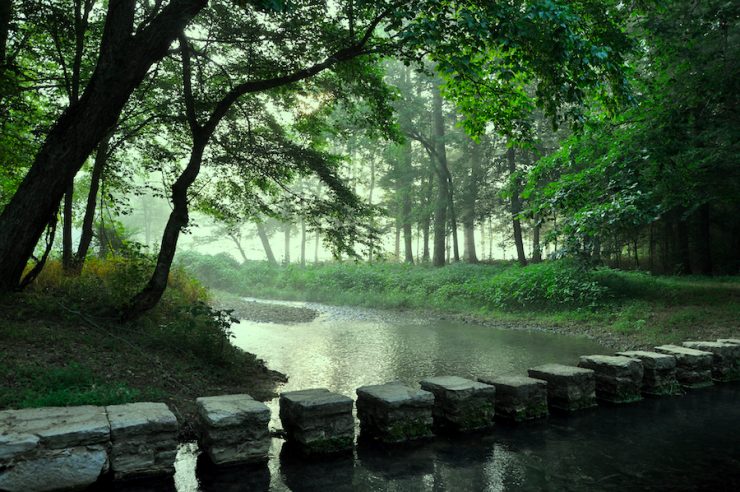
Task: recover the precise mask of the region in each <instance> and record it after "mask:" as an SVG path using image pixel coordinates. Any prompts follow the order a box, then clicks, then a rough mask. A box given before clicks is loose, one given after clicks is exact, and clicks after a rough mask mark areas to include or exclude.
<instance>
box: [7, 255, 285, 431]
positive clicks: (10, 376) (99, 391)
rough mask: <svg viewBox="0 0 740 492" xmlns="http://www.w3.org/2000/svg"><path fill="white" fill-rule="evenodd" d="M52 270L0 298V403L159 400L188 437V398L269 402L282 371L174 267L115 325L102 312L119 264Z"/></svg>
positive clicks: (37, 404)
mask: <svg viewBox="0 0 740 492" xmlns="http://www.w3.org/2000/svg"><path fill="white" fill-rule="evenodd" d="M54 268H55V267H54V266H53V265H52V266H51V268H50V270H49V272H48V273H47V274H46V276H42V277H41V278H40V279H39V281H38V282H36V283H35V284H34V285H33V286H32V287H30V288H29V289H28V290H27V291H26V292H23V293H18V294H12V295H8V296H5V297H3V298H0V410H1V409H7V408H29V407H45V406H67V405H84V404H92V405H109V404H119V403H129V402H135V401H162V402H166V403H167V404H168V405H169V407H170V408H171V409H172V410H173V412H175V414H176V415H177V416H178V419H179V420H180V421H181V423H183V424H184V425H183V426H182V432H183V435H182V437H183V439H185V438H192V437H193V429H192V425H191V423H192V422H194V417H195V398H197V397H200V396H209V395H218V394H229V393H248V394H250V395H252V396H253V397H255V398H256V399H259V400H268V399H271V398H273V397H274V396H275V394H276V388H277V386H278V385H279V384H280V383H282V382H284V381H286V379H287V378H286V377H285V376H284V375H283V374H280V373H278V372H276V371H272V370H270V369H268V368H267V367H266V366H265V364H264V362H263V361H261V360H259V359H257V358H256V357H255V356H254V355H252V354H250V353H247V352H245V351H243V350H241V349H239V348H236V347H234V346H233V345H231V343H230V342H229V339H230V328H229V327H230V322H229V320H228V318H227V317H226V316H225V314H224V313H220V312H218V311H214V310H212V309H211V308H209V307H208V306H207V304H206V302H207V301H209V298H208V295H207V293H206V291H205V289H204V288H203V287H201V286H199V285H198V284H197V283H195V282H194V281H193V280H192V279H190V278H188V277H187V276H186V275H185V274H184V272H181V271H180V272H175V273H174V274H173V277H172V278H171V281H170V288H169V289H168V292H167V295H166V297H165V299H163V302H162V303H161V305H160V306H158V307H157V308H156V309H155V310H153V311H152V312H150V313H148V314H147V315H145V316H144V317H143V318H141V319H140V320H138V321H137V322H135V323H120V322H118V321H117V320H115V319H112V318H110V317H106V316H105V315H104V314H102V313H104V312H106V311H107V310H108V309H106V308H109V307H110V304H111V303H113V302H114V301H115V302H117V301H118V300H117V299H114V298H113V296H114V295H116V294H114V293H115V292H117V291H116V289H117V286H118V281H119V280H120V279H117V277H118V276H119V275H123V274H124V272H123V270H124V269H125V268H127V266H124V265H109V264H108V265H106V266H105V268H103V267H102V266H101V265H95V264H93V265H91V268H90V269H89V270H87V271H86V272H84V273H83V276H82V277H80V278H63V277H61V276H56V274H55V273H54ZM113 272H115V273H113ZM108 289H110V290H108ZM119 295H127V292H124V293H122V294H119Z"/></svg>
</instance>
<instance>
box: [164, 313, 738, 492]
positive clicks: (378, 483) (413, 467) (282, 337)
mask: <svg viewBox="0 0 740 492" xmlns="http://www.w3.org/2000/svg"><path fill="white" fill-rule="evenodd" d="M282 304H284V305H286V306H301V307H308V308H311V309H315V310H317V311H318V312H319V313H320V314H319V316H318V317H317V318H316V319H315V320H313V321H311V322H308V323H296V324H278V323H258V322H252V321H241V322H240V323H239V324H237V325H235V326H234V334H235V338H234V341H233V343H234V344H235V345H237V346H239V347H241V348H243V349H244V350H247V351H249V352H252V353H254V354H256V355H257V356H258V357H260V358H261V359H264V360H265V362H266V363H267V365H268V367H270V368H271V369H275V370H278V371H280V372H283V373H285V374H287V375H288V376H289V381H288V382H287V383H286V384H285V385H283V387H281V388H280V389H279V391H290V390H297V389H307V388H315V387H325V388H328V389H329V390H331V391H336V392H339V393H343V394H346V395H349V396H352V397H353V398H356V395H355V389H356V388H357V387H359V386H362V385H365V384H378V383H384V382H388V381H392V380H401V381H403V382H406V383H409V384H417V383H418V381H419V380H421V379H423V378H425V377H428V376H438V375H458V376H462V377H467V378H472V379H474V378H476V377H478V376H493V375H500V374H526V370H527V368H528V367H532V366H535V365H539V364H543V363H547V362H560V363H565V364H575V363H576V362H577V361H578V356H580V355H588V354H607V353H610V352H611V351H610V350H609V349H607V348H605V347H602V346H600V345H599V344H597V343H596V342H594V341H592V340H589V339H586V338H579V337H572V336H564V335H557V334H551V333H546V332H533V331H524V330H522V331H520V330H502V329H496V328H490V327H483V326H476V325H470V324H464V323H461V322H459V321H449V320H439V319H434V318H431V317H425V316H423V315H419V314H408V313H395V312H386V311H380V310H369V309H360V308H346V307H334V306H323V305H318V304H310V303H282ZM267 403H268V405H269V406H270V408H271V410H272V415H273V421H272V423H271V427H272V428H273V429H279V428H280V422H279V420H278V419H277V415H278V406H277V399H275V400H272V401H270V402H267ZM282 448H283V441H282V440H281V439H278V438H274V439H273V442H272V447H271V450H270V460H269V463H268V464H267V466H259V467H253V466H250V467H241V468H240V467H237V468H231V469H227V470H213V469H211V468H209V467H207V466H204V465H203V462H204V461H205V460H203V459H199V458H198V454H199V453H198V450H197V446H196V445H195V444H186V445H184V446H183V447H182V448H181V450H180V453H179V456H178V461H177V464H176V468H177V471H176V474H175V481H174V488H175V489H176V490H177V491H178V492H205V491H247V490H250V491H251V490H255V491H257V490H271V491H288V490H292V491H299V490H306V491H311V490H316V491H327V490H329V491H331V492H336V491H344V490H358V491H399V492H401V491H403V492H406V491H416V490H419V491H443V490H452V491H466V490H470V491H484V490H485V491H505V490H533V491H537V490H543V491H550V490H552V491H561V490H573V491H580V490H583V491H593V490H634V489H640V490H671V491H674V490H711V491H722V490H728V491H729V490H739V489H738V487H740V384H737V383H734V384H725V385H717V386H715V387H713V388H708V389H705V390H698V391H693V392H691V393H689V394H687V395H685V396H683V397H674V398H664V399H648V400H644V401H642V402H639V403H636V404H631V405H627V406H621V407H604V406H600V407H599V408H596V409H593V410H589V411H585V412H581V413H577V414H574V415H571V416H559V415H553V416H550V417H549V418H548V419H545V420H542V421H538V422H533V423H529V424H524V425H506V424H497V425H496V427H495V428H494V429H493V430H492V431H490V432H486V433H476V434H471V435H464V436H458V437H437V438H434V439H432V440H428V441H424V442H419V443H413V444H409V445H402V446H397V447H391V448H383V447H378V446H373V445H369V444H366V443H362V442H361V443H360V444H359V445H358V446H357V447H356V448H355V451H354V453H352V454H350V455H347V456H344V457H336V458H331V459H325V460H318V461H314V460H312V461H307V460H302V459H296V458H295V457H294V456H293V455H292V454H290V453H288V452H285V451H284V450H283V449H282Z"/></svg>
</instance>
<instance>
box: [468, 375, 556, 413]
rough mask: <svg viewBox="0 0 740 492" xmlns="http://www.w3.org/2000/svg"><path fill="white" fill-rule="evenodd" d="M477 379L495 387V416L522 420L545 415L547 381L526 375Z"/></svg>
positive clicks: (546, 411)
mask: <svg viewBox="0 0 740 492" xmlns="http://www.w3.org/2000/svg"><path fill="white" fill-rule="evenodd" d="M478 381H480V382H482V383H485V384H490V385H493V386H494V387H495V388H496V418H497V419H506V420H513V421H515V422H522V421H525V420H532V419H537V418H541V417H546V416H547V414H548V410H547V381H543V380H541V379H534V378H530V377H527V376H495V377H491V378H478Z"/></svg>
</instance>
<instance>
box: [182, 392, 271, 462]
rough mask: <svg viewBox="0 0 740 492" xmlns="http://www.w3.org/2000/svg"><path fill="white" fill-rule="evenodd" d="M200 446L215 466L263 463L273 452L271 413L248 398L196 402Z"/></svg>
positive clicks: (261, 404)
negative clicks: (270, 424)
mask: <svg viewBox="0 0 740 492" xmlns="http://www.w3.org/2000/svg"><path fill="white" fill-rule="evenodd" d="M195 404H196V406H197V408H198V418H199V423H200V431H201V435H200V443H201V446H202V447H203V449H205V451H206V452H207V453H208V456H209V457H210V458H211V461H213V463H214V464H216V465H224V464H235V463H261V462H264V461H267V458H268V456H267V452H268V451H269V450H270V432H269V429H268V424H269V423H270V409H269V408H268V407H267V405H265V404H264V403H262V402H259V401H256V400H255V399H254V398H252V397H251V396H249V395H246V394H242V395H224V396H209V397H202V398H198V399H196V400H195Z"/></svg>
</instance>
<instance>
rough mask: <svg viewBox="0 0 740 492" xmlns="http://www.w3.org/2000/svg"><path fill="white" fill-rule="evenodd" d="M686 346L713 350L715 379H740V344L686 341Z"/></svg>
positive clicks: (722, 380) (708, 350) (713, 376)
mask: <svg viewBox="0 0 740 492" xmlns="http://www.w3.org/2000/svg"><path fill="white" fill-rule="evenodd" d="M683 346H684V347H688V348H692V349H696V350H701V351H704V352H711V353H712V355H713V357H712V378H713V379H714V380H715V381H721V382H726V381H737V380H738V379H740V345H737V344H734V343H727V342H700V341H699V342H684V343H683Z"/></svg>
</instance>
